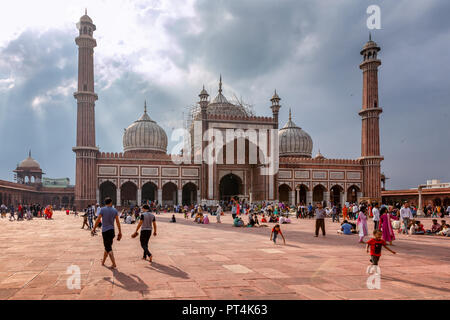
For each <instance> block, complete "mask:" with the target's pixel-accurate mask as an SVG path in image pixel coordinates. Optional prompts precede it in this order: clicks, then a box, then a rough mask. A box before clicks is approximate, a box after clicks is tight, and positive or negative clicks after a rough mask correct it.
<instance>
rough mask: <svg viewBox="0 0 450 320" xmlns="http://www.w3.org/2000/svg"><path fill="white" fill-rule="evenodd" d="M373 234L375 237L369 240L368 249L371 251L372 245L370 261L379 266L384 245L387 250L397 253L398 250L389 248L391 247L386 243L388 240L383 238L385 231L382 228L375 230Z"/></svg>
mask: <svg viewBox="0 0 450 320" xmlns="http://www.w3.org/2000/svg"><path fill="white" fill-rule="evenodd" d="M373 235H374V237H375V238H372V239H370V240H369V241H367V248H366V251H367V252H369V247H370V262H371V263H372V265H374V266H377V265H378V261H379V260H380V257H381V248H382V247H385V248H386V249H387V250H389V251H390V252H392V253H393V254H396V252H395V251H392V250H391V249H389V247H388V246H387V245H386V241H384V240H383V239H382V238H381V237H382V235H383V233H382V232H381V231H380V230H374V232H373Z"/></svg>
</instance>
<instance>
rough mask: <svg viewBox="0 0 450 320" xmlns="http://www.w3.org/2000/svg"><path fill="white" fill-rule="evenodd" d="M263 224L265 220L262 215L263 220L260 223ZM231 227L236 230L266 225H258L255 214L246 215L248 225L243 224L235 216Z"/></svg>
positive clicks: (239, 218)
mask: <svg viewBox="0 0 450 320" xmlns="http://www.w3.org/2000/svg"><path fill="white" fill-rule="evenodd" d="M264 222H267V220H266V219H265V217H264V215H263V218H262V219H261V223H264ZM233 226H234V227H238V228H239V227H248V228H252V227H256V228H257V227H267V226H266V225H263V224H260V223H259V219H258V215H257V214H256V213H253V214H249V215H248V224H245V223H244V220H242V218H241V217H239V216H236V217H235V218H234V220H233Z"/></svg>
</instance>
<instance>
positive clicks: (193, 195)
mask: <svg viewBox="0 0 450 320" xmlns="http://www.w3.org/2000/svg"><path fill="white" fill-rule="evenodd" d="M196 202H197V186H196V185H195V184H193V183H192V182H190V183H188V184H185V185H184V186H183V198H182V203H183V205H192V204H195V203H196Z"/></svg>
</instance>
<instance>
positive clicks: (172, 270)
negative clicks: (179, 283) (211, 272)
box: [147, 262, 189, 279]
mask: <svg viewBox="0 0 450 320" xmlns="http://www.w3.org/2000/svg"><path fill="white" fill-rule="evenodd" d="M147 268H148V269H150V270H154V271H157V272H160V273H164V274H167V275H169V276H172V277H176V278H181V279H189V275H188V274H187V273H186V272H184V271H183V270H181V269H179V268H177V267H175V266H165V265H163V264H160V263H157V262H152V264H151V266H149V267H147Z"/></svg>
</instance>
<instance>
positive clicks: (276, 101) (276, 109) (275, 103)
mask: <svg viewBox="0 0 450 320" xmlns="http://www.w3.org/2000/svg"><path fill="white" fill-rule="evenodd" d="M280 100H281V98H280V97H279V96H278V94H277V90H275V94H274V95H273V97H272V99H270V101H271V102H272V106H271V107H270V109H272V115H273V120H274V122H275V124H276V128H275V129H278V115H279V113H280V108H281V106H280Z"/></svg>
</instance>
